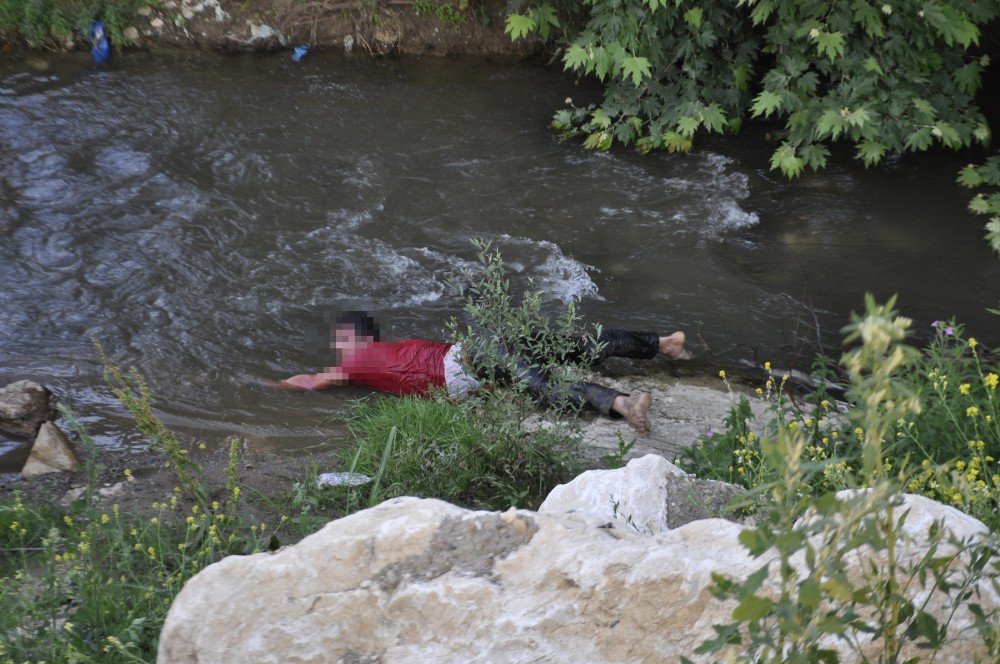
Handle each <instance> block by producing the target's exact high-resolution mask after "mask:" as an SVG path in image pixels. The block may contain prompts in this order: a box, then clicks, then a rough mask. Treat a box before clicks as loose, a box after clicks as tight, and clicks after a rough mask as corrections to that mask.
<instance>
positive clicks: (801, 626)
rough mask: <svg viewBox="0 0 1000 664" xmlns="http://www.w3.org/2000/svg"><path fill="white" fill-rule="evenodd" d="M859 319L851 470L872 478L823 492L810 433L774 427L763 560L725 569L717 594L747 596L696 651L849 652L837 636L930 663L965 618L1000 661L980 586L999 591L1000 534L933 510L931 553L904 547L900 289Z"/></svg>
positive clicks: (857, 654)
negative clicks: (893, 455)
mask: <svg viewBox="0 0 1000 664" xmlns="http://www.w3.org/2000/svg"><path fill="white" fill-rule="evenodd" d="M852 318H853V320H852V323H851V325H850V326H848V328H845V329H846V330H847V331H848V332H849V333H850V335H849V336H848V339H849V340H852V339H855V338H858V339H860V340H861V341H862V344H861V345H860V346H859V347H857V348H855V349H854V350H852V351H850V352H849V353H847V354H846V355H845V357H844V364H845V365H846V366H847V369H848V374H849V378H850V381H851V385H850V394H851V396H852V398H853V400H854V402H855V407H854V409H853V411H852V413H851V415H852V417H853V419H854V420H855V422H856V423H857V424H858V425H859V429H860V430H861V433H860V434H859V436H858V437H859V439H860V442H861V447H862V449H861V451H860V455H859V457H860V461H861V463H860V464H857V465H855V468H856V470H857V472H856V473H851V474H850V477H849V480H850V481H851V483H852V484H854V485H855V486H863V487H867V488H865V489H863V490H860V491H858V490H856V491H852V492H846V493H838V494H834V493H832V492H825V493H821V494H820V495H819V496H818V497H817V496H816V495H815V494H816V491H815V489H816V483H815V481H816V479H817V477H821V474H820V473H819V472H818V468H816V467H810V465H809V464H808V463H805V462H804V455H805V451H806V435H805V433H804V432H803V431H802V430H801V429H799V428H797V427H785V426H780V427H779V428H778V431H777V434H776V435H775V436H774V437H768V438H765V439H764V440H763V441H762V442H761V444H760V446H759V449H760V452H761V457H762V459H763V463H764V464H765V465H766V466H767V467H768V468H769V470H770V473H769V476H770V477H773V479H772V480H770V481H768V482H767V483H766V484H762V485H760V486H759V487H758V488H757V492H758V493H759V494H761V495H762V496H763V497H765V498H766V500H767V509H763V510H760V512H759V515H758V518H757V519H756V523H755V525H754V527H752V528H750V529H747V530H744V531H743V532H741V533H740V543H741V544H743V546H744V547H746V549H747V550H748V551H749V553H750V554H751V555H752V556H753V557H754V558H756V559H759V560H761V562H762V563H763V564H762V565H761V567H759V568H758V569H757V570H756V571H755V572H754V573H752V574H750V575H749V576H748V577H747V578H746V579H743V580H734V579H731V578H728V577H727V576H725V575H724V574H716V575H715V576H714V587H713V594H714V595H715V596H716V597H718V598H720V599H733V600H735V601H736V608H735V609H734V610H733V612H732V614H731V616H732V621H731V622H729V623H727V624H722V625H715V630H716V634H717V635H716V637H715V638H713V639H709V640H707V641H706V642H705V643H703V644H702V645H701V646H700V647H699V648H697V649H696V651H695V652H696V653H702V654H704V653H718V652H720V651H723V650H724V649H727V651H728V656H727V657H726V661H733V662H747V663H750V662H771V661H782V662H802V663H806V662H838V661H840V656H839V654H838V652H837V650H835V649H834V648H833V646H834V645H838V646H841V647H842V648H843V649H846V650H848V651H851V652H853V654H854V658H855V659H857V661H862V662H869V661H878V662H898V661H903V658H904V657H911V656H912V655H913V654H916V653H926V654H928V655H930V660H931V661H933V660H934V653H936V651H938V650H940V649H941V648H942V647H943V646H944V645H945V644H946V643H947V642H948V640H949V639H950V638H954V636H955V635H956V633H957V631H959V629H960V627H959V624H964V625H966V626H967V628H966V629H970V628H971V629H970V631H971V630H974V633H977V634H978V636H979V637H980V638H981V639H982V644H983V648H982V651H981V653H980V654H981V655H983V656H984V657H985V659H984V660H983V661H995V660H996V657H998V656H1000V630H998V627H997V626H998V624H1000V621H998V618H1000V607H995V606H993V607H991V606H990V605H989V604H988V603H986V602H983V600H982V599H981V598H980V597H979V595H978V594H977V593H976V592H974V590H973V588H974V587H975V586H980V587H992V588H993V589H994V590H1000V539H998V537H997V535H996V533H995V532H994V533H992V534H990V535H989V536H986V537H973V538H969V539H967V540H962V539H959V538H957V537H955V536H954V535H953V534H951V533H949V532H947V531H945V529H944V528H942V524H941V523H938V522H936V523H933V524H932V525H931V526H930V528H929V529H928V531H927V533H926V547H927V551H926V553H924V554H922V555H921V556H919V557H915V558H913V559H911V560H904V559H902V558H901V557H900V554H899V552H900V549H901V547H902V546H904V543H903V528H902V525H903V521H904V520H905V518H906V512H905V511H903V510H900V508H899V501H898V497H899V493H900V492H901V490H902V489H903V486H905V483H906V480H907V473H906V472H903V473H899V472H897V469H896V468H895V467H894V464H892V463H891V462H890V461H889V460H887V459H885V458H884V457H883V454H884V453H885V452H886V451H888V450H890V449H891V446H892V441H891V436H890V435H889V434H890V433H891V432H892V430H893V429H894V428H895V427H896V426H897V422H898V420H899V419H903V420H904V421H905V420H906V418H908V417H910V416H913V415H916V414H917V413H919V412H920V404H919V402H918V400H917V399H916V398H915V397H914V394H913V392H912V390H910V389H909V386H908V385H907V384H906V381H905V380H902V379H900V377H899V376H898V375H897V374H898V373H899V371H900V370H901V369H902V368H903V367H904V364H905V363H906V361H907V356H908V355H910V354H911V351H910V350H909V349H907V348H906V347H905V346H903V345H902V344H901V342H902V340H903V338H904V334H905V331H906V329H907V328H908V327H909V324H910V321H908V320H907V319H904V318H900V317H898V316H896V313H895V312H894V311H892V302H891V301H890V302H889V303H888V304H886V305H877V304H875V302H874V301H873V300H872V299H871V298H870V297H869V298H868V301H867V313H866V314H865V315H864V316H862V317H852ZM973 348H974V346H973ZM804 514H808V518H800V517H801V516H803V515H804ZM851 562H855V563H856V564H855V569H854V570H853V571H851V570H849V568H848V565H849V563H851ZM981 602H983V603H981ZM984 604H985V606H984ZM932 607H933V609H934V610H936V614H937V615H938V616H943V619H942V621H939V620H938V619H937V618H935V615H934V614H933V613H932ZM951 623H955V625H952V624H951ZM905 661H908V662H915V661H918V660H917V659H916V658H910V659H906V660H905Z"/></svg>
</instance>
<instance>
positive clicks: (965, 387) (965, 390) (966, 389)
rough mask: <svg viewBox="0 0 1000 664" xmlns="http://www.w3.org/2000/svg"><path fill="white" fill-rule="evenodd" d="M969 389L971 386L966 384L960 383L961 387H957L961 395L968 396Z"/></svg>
mask: <svg viewBox="0 0 1000 664" xmlns="http://www.w3.org/2000/svg"><path fill="white" fill-rule="evenodd" d="M970 387H972V386H971V385H969V384H968V383H962V384H961V385H959V386H958V391H959V392H961V393H962V394H968V393H969V388H970Z"/></svg>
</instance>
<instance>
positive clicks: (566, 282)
mask: <svg viewBox="0 0 1000 664" xmlns="http://www.w3.org/2000/svg"><path fill="white" fill-rule="evenodd" d="M499 239H500V240H501V241H502V242H503V243H504V244H516V245H520V246H522V247H527V248H528V249H529V250H534V251H532V252H531V253H533V254H535V253H537V250H538V249H541V250H542V251H543V252H547V254H548V255H547V256H545V258H544V260H543V259H542V257H541V256H538V257H536V259H535V261H533V262H529V267H527V268H523V267H522V270H517V271H518V272H522V271H523V272H527V275H528V277H529V278H530V279H531V280H532V282H533V284H534V286H535V287H536V288H540V289H541V291H542V293H543V294H545V295H548V296H550V297H551V298H553V299H558V300H562V301H563V302H578V301H580V300H582V299H583V298H585V297H589V298H592V299H595V300H603V299H604V298H602V297H601V296H600V295H598V293H597V284H595V283H594V280H593V279H591V278H590V274H589V272H590V271H596V270H597V269H596V268H594V267H592V266H590V265H585V264H583V263H581V262H580V261H578V260H575V259H573V258H570V257H569V256H567V255H566V254H564V253H563V252H562V249H560V248H559V245H557V244H556V243H555V242H549V241H548V240H531V239H529V238H524V237H512V236H510V235H506V234H505V235H501V236H500V238H499ZM518 265H520V264H518Z"/></svg>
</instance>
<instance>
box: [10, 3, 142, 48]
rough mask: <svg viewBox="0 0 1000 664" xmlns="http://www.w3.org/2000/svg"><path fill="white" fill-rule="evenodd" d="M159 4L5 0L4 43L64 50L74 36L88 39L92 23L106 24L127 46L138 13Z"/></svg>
mask: <svg viewBox="0 0 1000 664" xmlns="http://www.w3.org/2000/svg"><path fill="white" fill-rule="evenodd" d="M157 4H158V2H157V1H156V0H82V1H81V0H3V1H2V2H0V41H2V40H3V39H8V40H11V41H22V42H24V43H25V44H27V45H28V46H30V47H32V48H55V47H61V45H62V43H63V42H64V41H65V39H66V38H67V37H69V36H70V35H74V36H76V37H85V36H86V35H87V31H88V30H89V29H90V22H91V21H93V20H95V19H100V20H102V21H104V27H105V30H106V31H107V33H108V34H109V35H110V36H111V42H112V43H113V44H117V45H121V44H124V43H125V38H124V36H123V31H124V30H125V28H126V27H128V26H129V25H132V24H134V23H136V22H137V19H138V18H139V16H138V11H139V9H140V8H142V7H144V6H155V5H157Z"/></svg>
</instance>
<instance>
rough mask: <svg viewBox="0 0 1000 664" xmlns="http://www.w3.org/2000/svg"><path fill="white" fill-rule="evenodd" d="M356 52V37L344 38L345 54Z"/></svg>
mask: <svg viewBox="0 0 1000 664" xmlns="http://www.w3.org/2000/svg"><path fill="white" fill-rule="evenodd" d="M353 52H354V35H347V36H346V37H344V53H353Z"/></svg>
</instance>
